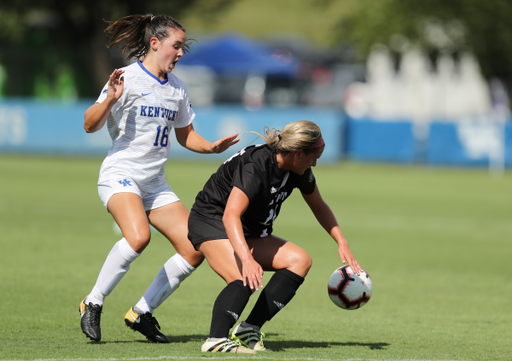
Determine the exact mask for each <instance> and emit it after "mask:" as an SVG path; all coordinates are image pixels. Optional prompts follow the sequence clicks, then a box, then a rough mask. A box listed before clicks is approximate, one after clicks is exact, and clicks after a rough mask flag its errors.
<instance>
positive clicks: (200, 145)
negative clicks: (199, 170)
mask: <svg viewBox="0 0 512 361" xmlns="http://www.w3.org/2000/svg"><path fill="white" fill-rule="evenodd" d="M174 131H175V133H176V139H177V140H178V143H180V145H181V146H182V147H185V148H187V149H188V150H191V151H193V152H196V153H222V152H224V151H225V150H226V149H228V148H229V147H231V146H232V145H234V144H236V143H238V142H239V141H240V139H237V137H238V133H236V134H233V135H230V136H229V137H225V138H222V139H219V140H217V141H216V142H213V143H212V142H210V141H208V140H206V139H204V138H203V137H202V136H201V135H200V134H199V133H197V132H196V131H195V130H194V126H193V125H192V124H189V125H187V126H185V127H183V128H175V129H174Z"/></svg>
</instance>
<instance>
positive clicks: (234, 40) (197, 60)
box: [179, 35, 297, 78]
mask: <svg viewBox="0 0 512 361" xmlns="http://www.w3.org/2000/svg"><path fill="white" fill-rule="evenodd" d="M179 64H180V66H182V65H185V66H205V67H208V68H210V69H212V70H213V71H214V72H215V73H217V74H218V75H244V74H250V73H259V74H264V75H267V76H283V77H290V78H291V77H293V76H294V75H295V72H296V69H297V62H296V61H295V60H294V59H293V58H292V57H291V55H284V56H283V54H277V53H275V52H274V51H273V50H272V49H271V48H270V47H268V46H266V45H265V44H263V43H259V42H256V41H253V40H250V39H247V38H244V37H242V36H239V35H224V36H221V37H219V38H212V39H210V40H203V41H201V42H200V43H199V44H193V45H192V46H191V50H190V52H189V53H188V54H186V55H185V56H184V57H183V58H181V59H180V62H179Z"/></svg>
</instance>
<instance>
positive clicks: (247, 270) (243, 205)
mask: <svg viewBox="0 0 512 361" xmlns="http://www.w3.org/2000/svg"><path fill="white" fill-rule="evenodd" d="M248 206H249V198H248V197H247V195H246V194H245V193H244V192H243V191H242V190H240V189H239V188H237V187H233V189H232V190H231V194H230V195H229V198H228V202H227V204H226V208H225V209H224V216H223V217H222V222H223V223H224V228H225V229H226V234H227V235H228V238H229V241H230V242H231V245H232V246H233V250H234V251H235V253H236V255H237V256H238V258H239V259H240V262H241V263H242V278H243V282H244V286H246V285H249V287H250V288H251V289H252V290H259V289H260V288H262V287H263V282H262V280H261V277H262V276H263V269H262V268H261V266H260V264H259V263H258V262H256V261H255V260H254V258H253V256H252V254H251V251H250V250H249V246H248V245H247V241H246V240H245V237H244V230H243V226H242V220H241V217H242V215H243V214H244V212H245V211H246V209H247V207H248Z"/></svg>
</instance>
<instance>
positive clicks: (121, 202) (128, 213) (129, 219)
mask: <svg viewBox="0 0 512 361" xmlns="http://www.w3.org/2000/svg"><path fill="white" fill-rule="evenodd" d="M108 210H109V212H110V213H111V214H112V216H113V217H114V220H115V221H116V223H117V225H118V226H119V228H120V229H121V232H122V233H123V237H124V238H125V239H126V240H127V241H128V244H130V246H131V247H132V248H133V250H134V251H135V252H137V253H140V252H142V251H143V250H144V248H146V246H147V245H148V243H149V241H150V239H151V231H150V228H149V223H148V218H147V216H146V211H145V210H144V206H143V204H142V200H141V198H140V197H139V196H138V195H137V194H135V193H131V192H121V193H116V194H114V195H112V196H111V197H110V199H109V200H108Z"/></svg>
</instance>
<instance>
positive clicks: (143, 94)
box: [140, 93, 151, 97]
mask: <svg viewBox="0 0 512 361" xmlns="http://www.w3.org/2000/svg"><path fill="white" fill-rule="evenodd" d="M149 94H151V93H145V94H144V93H140V95H142V96H143V97H145V96H146V95H149Z"/></svg>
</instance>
